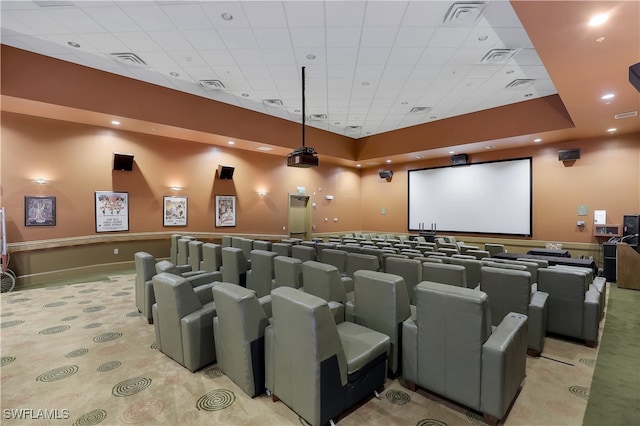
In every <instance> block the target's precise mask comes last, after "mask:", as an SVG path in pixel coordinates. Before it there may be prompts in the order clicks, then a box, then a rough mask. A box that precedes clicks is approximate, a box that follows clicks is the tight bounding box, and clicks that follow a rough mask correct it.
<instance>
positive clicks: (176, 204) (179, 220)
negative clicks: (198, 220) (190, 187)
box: [162, 196, 187, 226]
mask: <svg viewBox="0 0 640 426" xmlns="http://www.w3.org/2000/svg"><path fill="white" fill-rule="evenodd" d="M162 205H163V209H162V211H163V217H164V219H163V220H164V222H163V225H164V226H187V197H175V196H165V197H164V203H163V204H162Z"/></svg>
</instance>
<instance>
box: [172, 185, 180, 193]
mask: <svg viewBox="0 0 640 426" xmlns="http://www.w3.org/2000/svg"><path fill="white" fill-rule="evenodd" d="M171 190H172V191H176V192H178V191H182V188H180V187H179V186H172V187H171Z"/></svg>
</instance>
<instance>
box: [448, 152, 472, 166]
mask: <svg viewBox="0 0 640 426" xmlns="http://www.w3.org/2000/svg"><path fill="white" fill-rule="evenodd" d="M467 161H469V157H468V156H467V154H456V155H452V156H451V165H452V166H459V165H461V164H467Z"/></svg>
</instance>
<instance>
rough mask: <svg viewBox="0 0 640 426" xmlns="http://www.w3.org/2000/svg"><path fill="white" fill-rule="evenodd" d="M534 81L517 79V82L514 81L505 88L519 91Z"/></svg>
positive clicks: (531, 79)
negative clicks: (518, 89)
mask: <svg viewBox="0 0 640 426" xmlns="http://www.w3.org/2000/svg"><path fill="white" fill-rule="evenodd" d="M534 81H536V80H535V79H533V78H517V79H515V80H513V81H512V82H511V83H509V84H507V85H506V86H504V87H505V88H506V89H517V88H520V87H525V86H527V85H529V84H531V83H533V82H534Z"/></svg>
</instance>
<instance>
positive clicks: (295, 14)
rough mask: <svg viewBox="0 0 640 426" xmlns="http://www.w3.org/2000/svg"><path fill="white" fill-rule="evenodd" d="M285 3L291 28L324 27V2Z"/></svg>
mask: <svg viewBox="0 0 640 426" xmlns="http://www.w3.org/2000/svg"><path fill="white" fill-rule="evenodd" d="M283 4H284V9H285V14H286V17H287V24H288V25H289V27H290V28H299V27H302V28H313V27H317V28H322V27H324V2H320V1H303V2H300V1H286V2H284V3H283Z"/></svg>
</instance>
